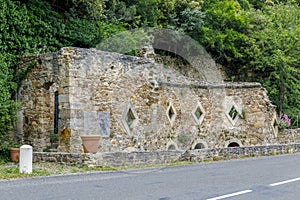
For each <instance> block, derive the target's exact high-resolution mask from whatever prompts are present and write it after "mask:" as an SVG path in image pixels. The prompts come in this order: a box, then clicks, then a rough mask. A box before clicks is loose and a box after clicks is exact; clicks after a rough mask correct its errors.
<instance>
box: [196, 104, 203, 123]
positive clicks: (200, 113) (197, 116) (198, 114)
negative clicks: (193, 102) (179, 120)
mask: <svg viewBox="0 0 300 200" xmlns="http://www.w3.org/2000/svg"><path fill="white" fill-rule="evenodd" d="M202 114H203V112H202V111H201V109H200V107H199V106H198V107H197V109H196V111H195V112H194V115H195V117H196V118H197V119H198V120H200V117H201V116H202Z"/></svg>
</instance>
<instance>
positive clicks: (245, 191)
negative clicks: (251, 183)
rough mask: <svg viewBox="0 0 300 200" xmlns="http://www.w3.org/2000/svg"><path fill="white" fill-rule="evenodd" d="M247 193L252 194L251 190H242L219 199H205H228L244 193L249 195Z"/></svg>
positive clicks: (217, 199) (214, 199)
mask: <svg viewBox="0 0 300 200" xmlns="http://www.w3.org/2000/svg"><path fill="white" fill-rule="evenodd" d="M249 192H252V190H244V191H240V192H235V193H232V194H226V195H222V196H219V197H214V198H211V199H207V200H219V199H225V198H229V197H234V196H238V195H241V194H246V193H249Z"/></svg>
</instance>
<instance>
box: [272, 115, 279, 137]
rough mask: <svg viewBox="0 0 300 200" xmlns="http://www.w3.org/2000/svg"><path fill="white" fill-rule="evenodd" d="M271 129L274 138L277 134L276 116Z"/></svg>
mask: <svg viewBox="0 0 300 200" xmlns="http://www.w3.org/2000/svg"><path fill="white" fill-rule="evenodd" d="M272 128H273V132H274V136H275V138H276V137H277V134H278V121H277V118H276V114H275V117H274V119H273V124H272Z"/></svg>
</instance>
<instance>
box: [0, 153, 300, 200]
mask: <svg viewBox="0 0 300 200" xmlns="http://www.w3.org/2000/svg"><path fill="white" fill-rule="evenodd" d="M0 199H1V200H6V199H9V200H10V199H11V200H19V199H20V200H21V199H22V200H23V199H30V200H35V199H43V200H44V199H51V200H53V199H55V200H62V199H63V200H68V199H74V200H75V199H84V200H86V199H97V200H99V199H103V200H119V199H120V200H127V199H128V200H135V199H136V200H144V199H147V200H148V199H149V200H174V199H175V200H177V199H178V200H190V199H197V200H202V199H203V200H219V199H232V200H237V199H239V200H244V199H247V200H248V199H249V200H250V199H251V200H254V199H255V200H260V199H261V200H270V199H274V200H293V199H295V200H298V199H300V154H293V155H283V156H273V157H261V158H251V159H244V160H233V161H219V162H213V163H203V164H197V165H187V166H180V167H165V168H155V169H143V170H128V171H118V172H100V173H90V174H77V175H69V176H54V177H43V178H33V179H22V180H13V181H0Z"/></svg>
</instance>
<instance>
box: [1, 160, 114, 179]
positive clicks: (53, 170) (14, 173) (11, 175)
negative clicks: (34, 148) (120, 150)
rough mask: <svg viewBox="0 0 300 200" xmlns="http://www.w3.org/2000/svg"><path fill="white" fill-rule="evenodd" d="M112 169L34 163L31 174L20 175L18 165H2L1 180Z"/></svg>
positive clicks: (109, 169)
mask: <svg viewBox="0 0 300 200" xmlns="http://www.w3.org/2000/svg"><path fill="white" fill-rule="evenodd" d="M113 170H115V169H114V168H111V167H102V166H95V167H87V166H66V165H61V164H56V163H34V164H33V170H32V173H31V174H20V173H19V167H18V166H17V165H2V166H1V165H0V180H1V179H15V178H25V177H38V176H50V175H57V174H61V175H66V174H72V173H84V172H93V171H113Z"/></svg>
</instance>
